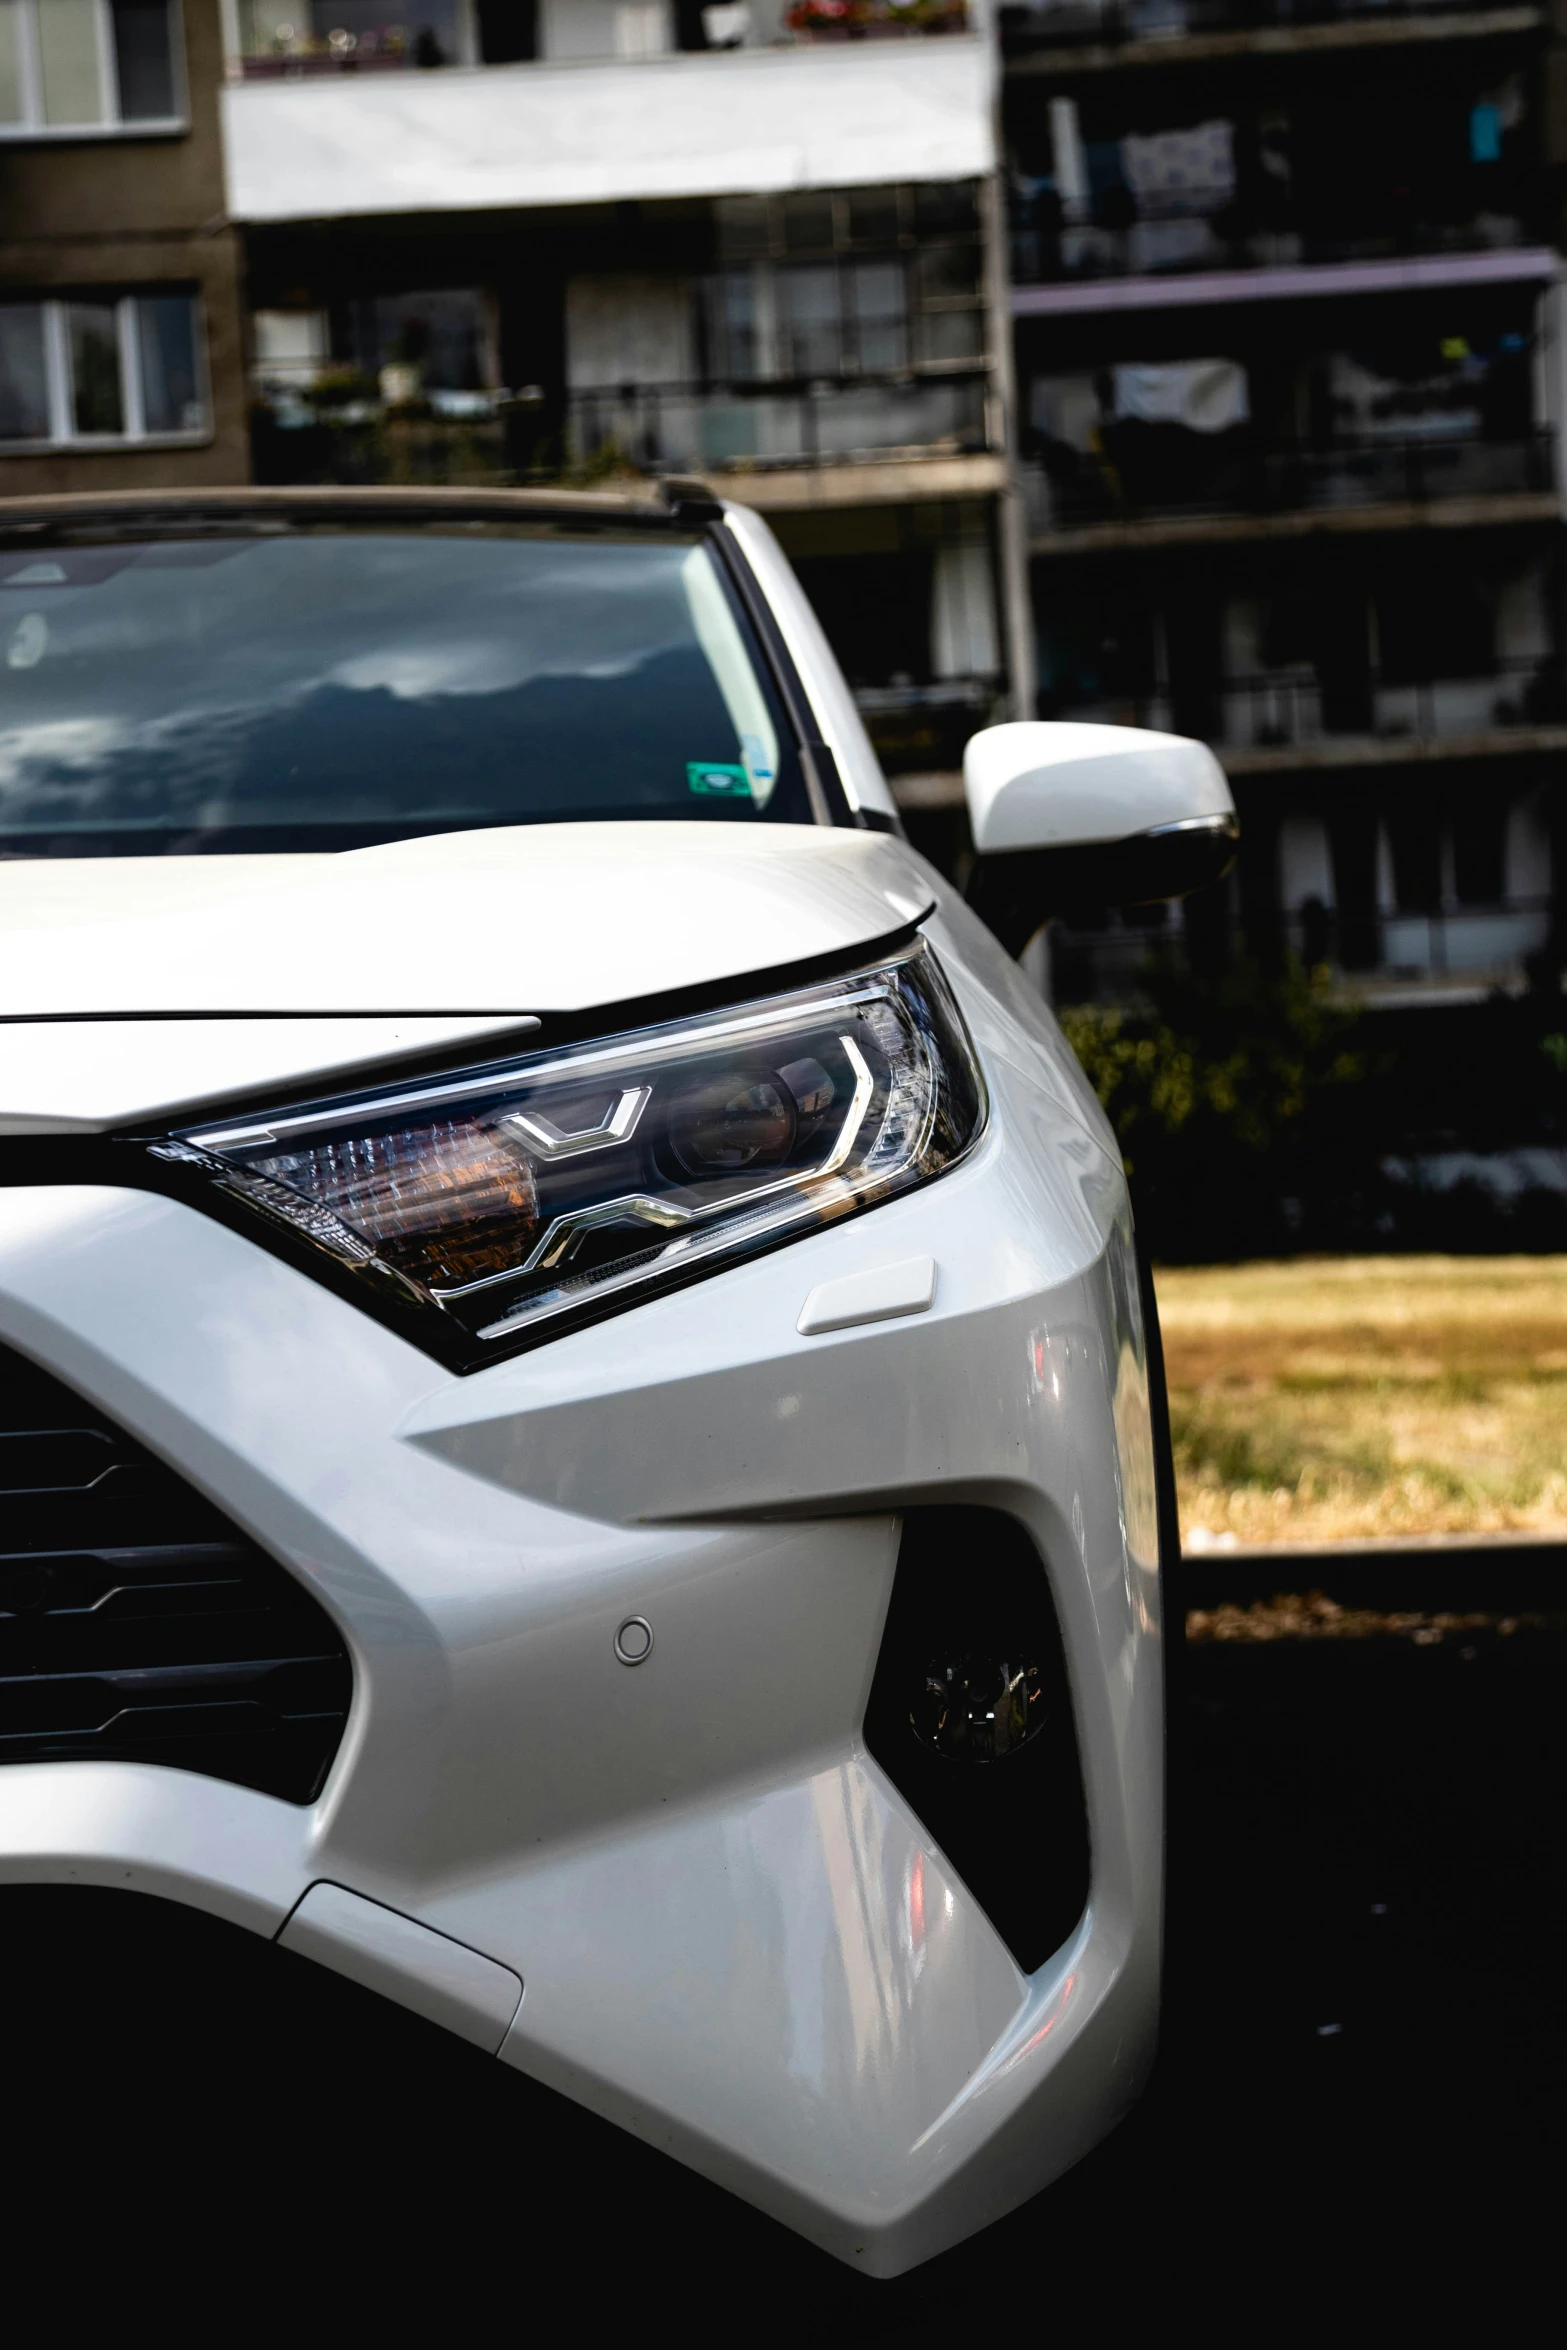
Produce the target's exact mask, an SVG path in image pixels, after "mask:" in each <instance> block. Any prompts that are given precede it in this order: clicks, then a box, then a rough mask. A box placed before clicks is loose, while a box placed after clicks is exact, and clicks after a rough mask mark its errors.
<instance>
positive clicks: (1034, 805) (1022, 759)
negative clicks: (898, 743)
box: [963, 720, 1235, 857]
mask: <svg viewBox="0 0 1567 2350" xmlns="http://www.w3.org/2000/svg"><path fill="white" fill-rule="evenodd" d="M963 787H964V791H965V793H966V794H967V797H968V807H969V820H970V822H971V824H972V825H973V828H974V847H975V849H976V850H977V851H978V853H979V855H980V856H982V857H989V856H995V855H997V854H998V853H1000V852H1004V851H1007V850H1012V849H1063V848H1079V847H1087V846H1088V845H1089V844H1093V845H1095V846H1099V845H1104V846H1108V845H1109V844H1110V843H1111V842H1112V841H1123V840H1130V839H1132V838H1133V837H1134V836H1136V835H1139V834H1146V833H1150V832H1164V831H1166V830H1167V829H1168V828H1169V827H1170V826H1171V825H1173V824H1193V823H1202V822H1204V821H1206V822H1208V823H1212V822H1213V821H1214V820H1215V819H1218V820H1220V821H1221V822H1228V823H1229V824H1231V825H1233V823H1234V821H1235V802H1234V800H1233V799H1232V798H1231V797H1230V787H1229V784H1228V783H1227V782H1226V781H1225V775H1224V769H1223V768H1222V767H1221V766H1220V765H1219V762H1218V760H1217V759H1216V758H1215V757H1214V755H1213V753H1212V751H1210V750H1209V748H1208V746H1207V744H1206V743H1199V742H1193V741H1191V740H1190V738H1189V737H1188V736H1186V735H1183V734H1152V733H1144V732H1143V731H1142V729H1141V728H1139V727H1135V726H1074V725H1065V724H1062V725H1051V724H1046V723H1043V722H1039V721H1032V720H1031V721H1026V722H1023V723H1020V724H1016V725H1012V726H987V727H986V728H985V730H984V732H983V733H982V734H976V735H975V736H974V737H973V739H972V740H971V741H970V743H969V746H968V749H967V751H966V752H965V753H964V757H963Z"/></svg>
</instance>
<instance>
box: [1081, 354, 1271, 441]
mask: <svg viewBox="0 0 1567 2350" xmlns="http://www.w3.org/2000/svg"><path fill="white" fill-rule="evenodd" d="M1112 397H1113V400H1114V413H1115V415H1116V417H1117V419H1122V418H1133V417H1135V418H1136V419H1137V421H1138V422H1139V423H1141V424H1183V425H1185V427H1186V429H1187V431H1188V432H1228V431H1229V430H1230V429H1231V427H1232V426H1234V425H1237V424H1244V423H1246V421H1247V419H1248V418H1249V417H1250V415H1251V397H1250V391H1249V387H1248V385H1247V381H1246V370H1245V368H1244V367H1242V366H1241V364H1240V362H1239V361H1238V360H1235V359H1176V360H1171V361H1165V362H1161V363H1159V364H1157V365H1149V366H1143V367H1117V368H1116V369H1115V370H1114V371H1113V392H1112Z"/></svg>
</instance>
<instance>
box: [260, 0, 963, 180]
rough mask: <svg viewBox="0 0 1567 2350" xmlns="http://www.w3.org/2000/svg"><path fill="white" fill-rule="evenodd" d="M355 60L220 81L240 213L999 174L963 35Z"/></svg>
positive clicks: (932, 178) (947, 178) (954, 33)
mask: <svg viewBox="0 0 1567 2350" xmlns="http://www.w3.org/2000/svg"><path fill="white" fill-rule="evenodd" d="M709 13H710V14H712V13H715V12H714V11H709ZM356 54H357V52H356ZM368 64H369V61H368V59H367V60H366V61H365V63H364V65H356V66H355V67H354V70H352V71H347V70H338V69H335V68H330V67H329V68H328V69H327V70H325V71H321V72H305V71H303V70H302V71H301V72H300V73H298V74H294V73H292V72H288V71H284V72H280V73H278V74H276V75H273V76H272V77H271V78H267V79H246V80H241V81H236V82H231V83H230V84H229V85H228V87H227V88H226V89H225V90H224V93H223V114H224V136H225V150H226V157H227V169H228V194H229V211H230V214H231V215H232V217H233V218H234V219H235V220H237V221H242V222H245V223H247V224H252V223H254V224H259V223H262V222H270V221H289V220H299V221H304V220H318V219H350V218H358V219H363V218H367V217H375V216H377V215H418V214H429V213H437V212H482V211H490V210H515V209H520V208H523V207H533V206H545V205H573V204H604V203H617V202H635V201H645V200H656V199H659V198H671V197H690V196H724V195H732V194H742V193H750V194H772V193H774V192H777V191H782V190H784V189H806V188H846V187H857V188H858V187H880V186H887V185H893V184H897V183H918V184H929V183H932V182H942V181H955V180H975V179H980V178H983V177H984V176H985V174H986V173H988V172H989V171H990V170H991V169H992V168H993V167H994V160H995V136H994V128H993V122H992V111H991V90H990V58H989V53H988V49H987V45H986V43H985V42H984V41H983V40H982V39H980V38H979V37H978V36H977V35H975V34H972V33H967V32H962V31H953V32H950V33H948V34H947V35H946V37H944V38H942V39H940V40H924V39H901V38H900V39H895V40H872V39H865V40H851V41H844V42H839V41H836V40H834V41H811V42H803V41H802V42H799V43H797V44H795V45H794V46H791V47H787V48H779V49H760V48H751V49H746V48H736V49H730V50H723V51H708V52H706V53H703V54H678V53H676V54H666V53H663V52H662V51H658V50H656V49H653V50H650V51H649V53H648V54H647V55H645V56H642V57H629V58H628V57H613V56H607V57H604V58H602V59H599V60H594V59H591V58H588V59H583V60H581V61H580V62H574V63H569V64H568V63H564V62H561V63H545V64H542V65H540V64H531V63H515V64H508V65H494V66H474V67H467V68H463V67H453V68H451V69H450V70H446V71H429V72H409V71H406V70H403V67H402V64H401V63H399V64H397V66H396V67H395V68H394V66H393V65H392V63H391V62H390V61H389V60H388V61H385V62H383V63H381V64H378V65H376V66H375V67H374V69H373V70H367V67H368Z"/></svg>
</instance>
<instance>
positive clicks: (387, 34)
mask: <svg viewBox="0 0 1567 2350" xmlns="http://www.w3.org/2000/svg"><path fill="white" fill-rule="evenodd" d="M312 13H314V14H315V15H316V16H317V20H318V24H319V25H320V29H317V27H316V26H314V25H312V24H311V23H310V22H309V21H308V20H309V18H310V17H311V15H312ZM432 13H433V14H435V15H436V16H438V17H439V19H440V22H439V24H438V25H427V24H423V23H421V21H420V20H421V17H422V16H423V15H428V14H432ZM763 13H764V12H762V11H760V10H758V11H757V12H756V15H755V17H753V12H752V10H751V8H750V7H749V6H748V5H746V4H745V0H716V5H714V6H712V7H709V8H704V9H703V11H702V18H703V37H702V39H701V40H700V41H697V42H693V43H691V44H690V46H691V47H692V48H693V49H695V50H696V51H697V52H698V53H700V52H701V51H703V50H707V51H711V50H727V49H758V48H773V49H777V48H785V49H787V48H797V47H801V46H814V45H817V44H820V43H831V42H843V41H888V40H893V41H897V40H909V39H921V38H924V37H926V36H928V35H931V34H940V33H961V32H966V31H967V30H968V23H969V18H968V6H967V0H796V5H794V6H793V7H790V8H789V9H788V10H787V11H786V12H784V13H783V14H782V15H781V16H780V17H779V18H778V20H777V23H776V29H773V30H764V29H763V24H762V22H760V21H759V20H760V19H762V17H763ZM366 14H367V11H366V10H365V9H364V8H363V7H362V6H361V7H356V8H354V9H352V10H343V9H328V10H320V11H314V12H313V11H312V10H311V8H310V6H309V4H308V0H301V4H300V5H298V6H285V5H283V0H278V4H277V5H276V6H274V7H268V6H264V5H256V4H255V0H252V5H251V8H250V10H249V14H248V21H246V20H245V19H243V18H242V20H241V32H240V47H239V50H238V52H237V54H235V55H234V56H232V57H231V58H230V60H229V72H230V74H231V75H232V76H233V77H234V78H235V79H236V80H240V81H299V80H306V79H310V78H313V77H316V76H319V75H322V74H345V73H372V74H383V73H407V72H428V71H431V70H432V69H438V68H440V67H443V66H478V65H486V64H491V63H494V64H505V65H518V64H533V63H538V62H547V63H550V64H566V65H598V64H605V65H607V64H617V65H635V64H640V63H642V62H644V61H645V60H647V59H649V58H655V57H667V56H669V55H671V54H672V53H675V52H676V51H678V50H679V49H680V48H681V47H682V46H684V45H685V44H682V43H681V42H680V41H679V40H678V39H677V36H676V26H675V15H674V10H673V8H667V9H666V8H662V7H660V6H659V5H658V0H627V4H626V5H623V6H621V7H618V8H615V9H613V10H611V11H610V22H609V32H610V37H611V38H612V40H613V42H614V47H613V49H612V50H611V51H610V52H609V53H607V54H606V55H604V56H602V57H600V56H596V55H584V56H577V55H574V54H570V53H568V54H566V55H564V56H550V57H548V58H540V59H535V58H522V57H517V56H515V55H508V56H504V57H499V58H488V57H485V56H484V55H483V54H482V53H481V52H482V43H481V42H480V41H479V40H478V39H476V38H475V36H474V34H473V32H472V31H471V30H470V28H469V26H468V24H467V22H466V21H465V19H464V18H463V16H462V15H461V13H460V12H458V11H456V10H454V9H452V8H450V7H445V8H441V9H437V10H435V11H433V12H432V11H430V10H421V9H420V7H419V6H418V5H417V4H415V5H411V6H407V7H404V8H403V9H402V10H401V11H400V12H399V11H397V10H395V9H393V8H390V7H389V8H388V9H387V10H386V15H385V20H384V21H383V22H379V23H365V22H363V19H364V17H365V16H366ZM341 15H352V16H353V17H354V18H356V19H358V20H360V21H358V22H357V23H351V24H342V23H338V22H336V21H333V22H331V23H329V24H328V23H324V22H322V21H321V20H323V19H325V18H333V19H335V18H337V17H338V16H341ZM765 15H766V20H767V21H768V22H771V19H772V15H773V12H772V11H771V10H769V11H766V12H765ZM302 19H304V20H306V21H303V22H302V21H301V20H302Z"/></svg>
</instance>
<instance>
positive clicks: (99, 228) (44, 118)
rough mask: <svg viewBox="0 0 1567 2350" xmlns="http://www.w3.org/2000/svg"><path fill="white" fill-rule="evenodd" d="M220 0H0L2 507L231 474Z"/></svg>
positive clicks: (244, 457) (236, 350)
mask: <svg viewBox="0 0 1567 2350" xmlns="http://www.w3.org/2000/svg"><path fill="white" fill-rule="evenodd" d="M222 78H223V28H222V18H221V12H220V7H219V0H0V496H7V495H16V494H19V493H21V492H24V491H28V490H97V489H131V488H136V487H140V486H146V487H149V488H150V487H156V486H160V485H165V484H166V485H171V486H174V485H184V486H192V485H200V484H205V483H213V482H232V481H243V480H244V479H245V478H246V475H247V471H248V467H249V449H248V437H247V431H246V402H247V387H246V380H245V369H244V346H243V318H242V304H241V298H240V284H239V246H238V241H237V239H236V238H235V236H234V234H233V232H232V230H231V229H230V228H229V226H228V223H227V216H226V215H227V206H226V199H225V193H224V180H223V157H222V144H221V125H220V120H219V95H220V90H221V86H222Z"/></svg>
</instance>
